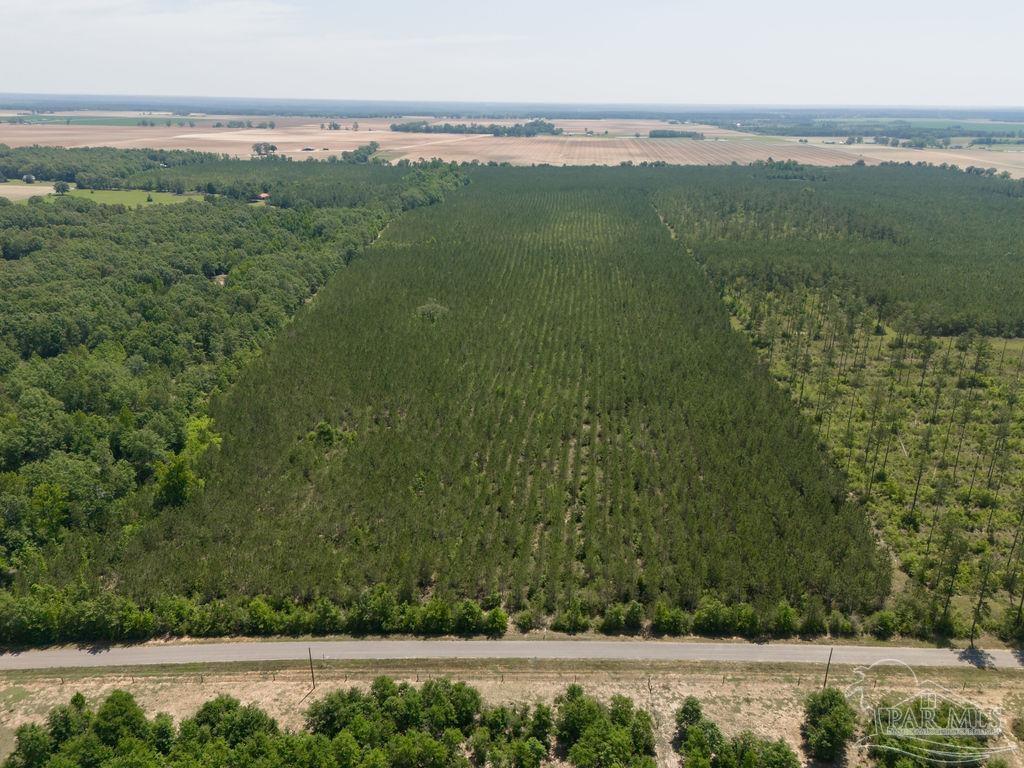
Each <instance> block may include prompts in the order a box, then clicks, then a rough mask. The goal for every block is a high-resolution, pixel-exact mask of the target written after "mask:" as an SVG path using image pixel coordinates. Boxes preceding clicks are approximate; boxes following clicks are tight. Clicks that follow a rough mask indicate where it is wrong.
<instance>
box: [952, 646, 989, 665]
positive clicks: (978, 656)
mask: <svg viewBox="0 0 1024 768" xmlns="http://www.w3.org/2000/svg"><path fill="white" fill-rule="evenodd" d="M956 657H957V658H958V659H960V661H965V662H967V663H968V664H970V665H971V666H973V667H977V668H978V669H995V666H996V660H995V657H994V656H993V655H992V654H991V653H989V652H988V651H985V650H982V649H981V648H976V647H968V648H964V649H963V650H961V651H959V652H958V653H957V655H956Z"/></svg>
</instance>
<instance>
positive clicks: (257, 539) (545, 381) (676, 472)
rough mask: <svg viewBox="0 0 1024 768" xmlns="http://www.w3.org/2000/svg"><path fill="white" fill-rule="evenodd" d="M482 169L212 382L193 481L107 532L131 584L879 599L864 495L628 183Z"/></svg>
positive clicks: (505, 600)
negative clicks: (150, 514) (124, 533)
mask: <svg viewBox="0 0 1024 768" xmlns="http://www.w3.org/2000/svg"><path fill="white" fill-rule="evenodd" d="M471 178H472V179H473V184H471V185H470V187H467V188H466V190H464V191H463V192H461V193H459V194H458V195H457V196H452V197H451V198H450V199H449V200H447V201H446V202H445V204H444V205H443V206H442V207H440V208H437V209H435V210H432V211H431V212H430V213H424V212H413V213H411V214H409V215H407V216H404V217H402V218H401V219H400V220H398V221H396V222H395V223H394V224H393V225H392V226H391V227H390V228H389V229H388V231H387V232H386V233H385V235H384V236H383V237H382V238H381V240H380V241H378V243H377V244H376V245H375V246H374V247H373V249H372V257H371V258H367V259H364V260H360V261H358V262H355V263H353V264H352V265H351V267H350V268H349V269H347V270H345V272H344V274H343V275H340V276H339V277H338V278H337V279H336V280H334V281H333V282H332V283H331V284H330V285H329V287H328V289H327V290H325V291H322V292H321V293H320V295H319V296H318V297H317V300H316V302H314V304H313V305H312V306H311V308H310V311H308V312H305V313H303V314H302V315H301V316H300V317H299V318H298V320H297V321H296V322H295V323H293V324H291V325H290V326H289V327H288V328H287V329H285V331H284V332H283V334H282V335H281V336H280V337H279V339H278V341H277V342H276V343H274V344H272V345H271V347H270V348H269V349H268V350H267V352H266V353H265V354H264V355H263V356H261V358H260V359H259V360H256V361H254V363H253V364H252V365H251V366H250V367H248V369H247V370H246V372H245V373H244V374H243V375H242V377H241V378H240V380H239V383H238V385H237V386H236V387H234V388H233V389H232V390H231V391H230V392H227V393H225V395H224V396H222V397H217V398H216V399H215V402H214V404H213V407H212V408H211V415H212V417H213V419H214V423H215V424H216V425H217V431H218V432H219V433H220V434H221V436H222V437H223V442H222V444H221V445H220V447H219V448H218V449H217V450H215V451H212V452H211V453H210V455H209V456H208V458H207V459H205V460H204V461H203V463H202V468H201V470H202V475H203V476H204V477H205V478H206V486H205V489H204V490H203V492H202V493H201V494H198V495H197V496H196V498H195V499H194V500H192V501H190V502H189V503H187V504H185V505H184V506H182V507H180V508H173V509H167V510H165V511H164V512H162V513H161V514H160V515H159V516H158V517H157V518H155V519H153V520H151V521H145V522H143V524H142V525H141V529H140V530H139V532H138V535H137V536H135V537H133V538H131V539H129V540H126V541H118V540H116V539H107V540H106V541H105V542H104V544H105V545H106V546H107V549H108V553H107V555H106V556H105V558H109V559H106V560H105V558H99V561H100V562H103V561H104V560H105V562H106V563H107V565H105V566H103V568H104V569H106V568H109V569H111V570H112V571H113V572H116V573H117V574H118V580H119V584H120V587H121V589H122V590H123V591H124V592H125V593H126V594H128V595H130V596H132V597H134V598H135V599H137V600H139V601H141V602H142V603H144V604H152V603H153V602H154V601H156V600H157V599H158V598H159V597H160V596H162V595H166V594H187V595H196V596H199V597H201V598H203V597H205V598H206V599H216V598H219V597H222V596H228V595H249V596H255V595H267V596H268V597H269V598H270V599H271V601H277V603H278V604H281V601H286V602H291V603H293V604H294V603H296V602H298V603H299V604H302V603H306V602H309V601H312V600H315V599H316V598H321V597H326V598H329V599H330V600H331V601H333V602H336V603H339V604H341V605H342V606H353V605H355V604H356V603H357V600H358V598H360V596H361V595H362V594H363V592H364V590H365V589H366V588H367V587H369V586H371V585H374V584H379V583H383V584H385V585H387V586H389V587H391V588H393V589H394V590H395V592H396V593H397V597H398V599H399V601H400V602H408V601H418V600H419V599H420V598H421V597H423V596H424V595H427V594H429V595H431V596H432V598H433V599H437V600H442V601H443V600H451V599H453V598H458V597H470V598H477V599H480V600H481V601H482V602H483V603H484V604H485V606H490V605H499V604H501V605H503V606H505V607H506V609H507V610H511V611H516V612H518V611H522V610H526V609H529V610H531V611H532V612H533V613H534V614H535V615H536V616H537V617H543V616H544V615H545V614H552V613H557V614H559V615H561V616H564V618H563V619H562V620H561V621H560V622H556V623H559V624H560V626H565V627H566V628H572V627H574V626H576V625H577V623H578V622H579V621H582V622H583V625H584V626H586V623H587V617H588V616H589V615H592V614H593V613H594V612H595V611H596V612H600V611H602V610H603V609H604V608H605V606H606V605H607V604H608V603H609V602H610V601H611V602H615V601H622V602H628V601H630V600H636V601H638V605H639V606H640V607H641V611H642V613H641V622H643V621H645V618H646V617H645V616H644V615H643V613H644V612H646V611H647V610H649V609H651V608H652V607H653V606H654V604H655V603H656V602H658V601H659V600H660V599H663V600H665V601H667V602H668V604H669V605H670V606H681V607H684V608H688V609H693V608H696V607H698V603H699V601H700V599H701V597H702V596H703V595H704V594H705V592H709V593H712V594H714V595H717V596H719V597H720V598H721V599H722V600H724V601H725V602H726V603H729V604H734V603H735V604H739V603H745V604H747V605H746V608H745V611H746V613H744V616H745V617H746V620H747V622H748V624H747V626H748V627H749V626H753V627H755V628H756V627H757V626H758V624H759V622H760V623H761V625H762V626H764V627H765V628H766V630H767V631H771V628H772V626H774V625H773V623H772V622H773V621H774V620H775V619H774V617H775V615H776V614H777V613H778V610H779V603H780V601H788V602H789V604H791V605H793V606H796V607H799V608H801V609H803V608H804V606H805V603H806V604H808V605H813V606H816V608H815V609H814V610H817V612H818V615H822V616H823V615H825V613H827V611H828V610H830V609H831V608H833V607H837V608H840V609H842V610H845V611H851V610H861V611H870V610H872V609H873V608H874V607H875V606H877V605H878V603H879V601H880V600H881V598H882V596H883V595H884V594H885V592H886V591H887V587H888V567H887V564H886V563H885V559H884V557H883V556H881V555H880V553H879V552H878V551H877V549H876V547H875V543H874V541H873V540H872V537H871V534H870V531H869V528H868V526H867V522H866V519H865V517H864V515H863V513H862V511H861V510H859V509H858V508H856V507H854V506H851V505H849V504H847V503H846V501H845V489H844V487H843V484H842V481H841V480H840V478H839V477H838V475H837V474H836V473H833V472H832V471H831V470H830V469H829V468H828V466H827V464H826V462H825V460H824V458H823V457H822V455H821V454H820V453H819V451H818V449H817V447H816V445H815V441H814V439H813V436H812V434H811V433H810V432H809V431H808V427H807V425H806V424H805V423H804V422H803V420H802V419H801V418H800V417H799V416H798V415H797V414H796V412H795V409H793V408H792V407H791V406H789V405H788V403H787V400H786V397H785V395H784V394H783V393H782V392H780V391H779V390H778V389H777V388H776V387H775V385H774V384H773V383H772V382H771V380H770V379H769V378H768V377H767V376H766V375H765V374H764V371H763V370H762V369H761V368H760V367H759V366H758V365H757V364H756V358H755V356H754V354H753V352H752V350H751V349H750V347H749V346H748V345H747V344H746V343H745V342H744V341H743V339H742V337H741V336H739V335H737V334H735V333H733V332H732V331H731V330H730V328H729V323H728V316H727V313H726V312H725V310H724V307H723V306H722V305H721V303H720V302H719V300H718V298H717V296H716V295H715V294H714V292H713V291H712V290H711V289H710V287H709V286H708V285H707V283H706V282H705V281H704V278H703V276H702V274H701V272H700V270H699V268H698V267H697V265H696V264H695V263H694V262H693V261H692V260H690V259H687V258H686V257H685V254H682V253H681V251H680V248H679V246H678V244H677V243H675V242H673V241H672V239H671V237H670V236H669V233H668V231H667V230H666V229H665V228H664V227H663V226H662V225H661V223H660V222H659V220H658V218H657V216H656V215H655V212H654V210H653V208H652V207H651V205H650V203H649V201H648V200H647V198H646V196H645V195H644V194H643V192H642V191H641V190H639V189H637V188H635V187H632V186H631V185H630V183H629V177H628V175H627V174H626V173H624V172H622V171H619V170H604V171H587V170H577V171H561V170H555V169H550V170H539V169H538V170H513V169H476V170H475V171H473V172H472V173H471ZM496 233H500V236H496ZM382 339H386V340H387V341H386V343H383V344H382V343H381V340H382ZM668 340H674V342H673V343H669V342H668ZM297 371H301V372H302V374H301V376H296V372H297ZM254 403H261V404H265V405H264V406H262V407H260V408H258V409H254V408H253V404H254ZM751 478H756V481H752V480H751ZM467 510H472V511H473V513H472V514H467ZM298 520H301V521H302V522H301V524H299V525H296V524H295V522H296V521H298ZM299 553H301V555H300V554H299ZM158 561H159V565H157V563H158ZM783 564H784V565H783ZM60 568H69V569H72V571H69V573H68V575H70V573H71V572H73V571H74V568H76V566H73V565H72V564H71V563H64V564H59V563H52V564H51V565H50V569H51V572H53V571H55V570H57V569H60ZM101 572H102V571H101ZM644 606H646V608H644ZM787 611H789V612H792V611H793V609H792V608H788V609H787ZM783 613H784V614H785V617H787V618H786V621H788V622H792V621H793V619H792V618H789V617H790V613H786V612H783ZM719 616H721V612H719ZM730 616H731V614H730ZM623 618H625V617H623ZM631 620H632V619H631ZM633 621H635V620H633ZM727 621H731V618H730V619H728V620H726V622H727ZM750 622H752V625H751V623H750ZM614 623H615V618H614V617H612V620H611V621H610V623H609V626H610V627H613V626H614ZM706 626H713V620H712V622H711V623H709V625H706ZM720 626H721V627H722V628H725V627H726V626H727V623H723V624H721V625H720ZM786 626H789V625H788V624H787V625H786ZM755 631H756V629H755ZM788 631H790V632H793V631H796V627H795V626H793V627H791V628H790V629H789V630H788Z"/></svg>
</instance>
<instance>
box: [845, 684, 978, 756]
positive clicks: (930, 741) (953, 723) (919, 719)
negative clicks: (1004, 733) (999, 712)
mask: <svg viewBox="0 0 1024 768" xmlns="http://www.w3.org/2000/svg"><path fill="white" fill-rule="evenodd" d="M879 706H880V707H883V708H884V709H885V713H884V717H874V718H872V719H871V721H870V722H869V723H868V726H867V731H868V732H867V735H866V738H865V741H866V743H868V744H870V748H869V750H868V755H869V756H870V757H871V758H872V759H873V760H874V761H875V763H876V764H877V765H878V766H880V768H927V766H929V765H934V764H935V763H936V762H937V761H941V762H942V763H943V764H944V765H950V766H954V767H955V768H957V767H966V766H971V765H978V764H979V763H980V762H981V761H982V760H984V759H985V758H986V757H988V754H987V753H986V746H987V744H988V742H989V738H990V737H989V736H987V735H985V733H986V732H992V730H993V723H992V722H991V721H990V716H989V714H988V713H986V712H983V711H982V710H980V709H977V708H975V707H973V706H971V705H967V704H964V703H963V702H961V701H956V700H950V699H946V698H943V697H942V696H940V697H938V698H937V699H936V698H934V697H930V696H929V697H922V698H914V699H911V700H909V701H907V700H902V701H894V700H891V699H884V700H883V701H882V702H881V703H880V704H879ZM876 709H877V708H876ZM921 725H925V728H926V729H934V732H933V733H927V732H925V733H922V734H919V735H914V734H913V733H911V734H901V733H893V732H892V731H893V730H896V731H899V730H900V729H901V728H907V729H910V730H913V729H914V728H915V727H917V728H920V727H921ZM967 730H971V731H975V732H976V733H973V734H967V733H964V731H967ZM943 731H946V733H943ZM958 732H959V733H958ZM997 759H998V758H997Z"/></svg>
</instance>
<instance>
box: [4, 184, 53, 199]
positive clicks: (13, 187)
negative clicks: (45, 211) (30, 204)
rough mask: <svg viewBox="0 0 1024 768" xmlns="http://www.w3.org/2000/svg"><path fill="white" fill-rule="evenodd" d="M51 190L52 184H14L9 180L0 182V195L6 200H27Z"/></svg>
mask: <svg viewBox="0 0 1024 768" xmlns="http://www.w3.org/2000/svg"><path fill="white" fill-rule="evenodd" d="M51 192H53V184H46V183H43V182H37V183H35V184H15V183H12V182H10V181H8V182H6V183H4V184H0V197H6V198H7V199H8V200H28V199H29V198H30V197H34V196H36V195H48V194H50V193H51Z"/></svg>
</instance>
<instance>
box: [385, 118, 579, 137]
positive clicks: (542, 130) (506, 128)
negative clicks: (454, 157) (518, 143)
mask: <svg viewBox="0 0 1024 768" xmlns="http://www.w3.org/2000/svg"><path fill="white" fill-rule="evenodd" d="M391 130H392V131H405V132H407V133H489V134H491V135H492V136H526V137H529V136H539V135H541V134H547V135H549V136H559V135H561V133H562V129H561V128H556V127H555V125H554V124H553V123H550V122H548V121H547V120H540V119H538V120H530V121H528V122H526V123H514V124H512V125H508V124H505V123H489V124H487V125H482V124H479V123H455V124H452V123H431V122H428V121H426V120H412V121H409V122H405V123H392V124H391Z"/></svg>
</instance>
